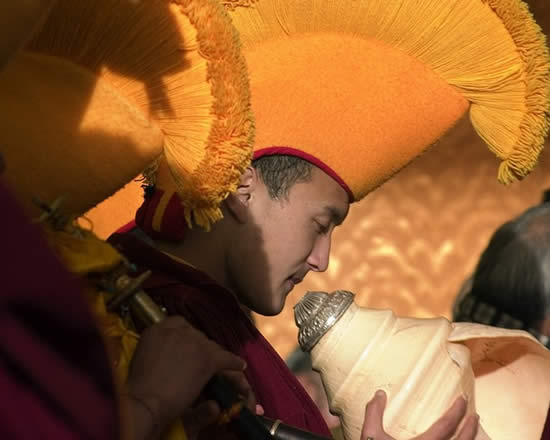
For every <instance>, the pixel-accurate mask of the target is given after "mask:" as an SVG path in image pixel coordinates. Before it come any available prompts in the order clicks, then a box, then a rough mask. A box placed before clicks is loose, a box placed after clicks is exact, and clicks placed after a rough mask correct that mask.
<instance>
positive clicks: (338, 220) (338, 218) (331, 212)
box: [323, 206, 346, 226]
mask: <svg viewBox="0 0 550 440" xmlns="http://www.w3.org/2000/svg"><path fill="white" fill-rule="evenodd" d="M323 210H324V211H325V214H327V215H328V216H329V217H330V221H331V222H332V223H334V225H336V226H340V225H341V224H342V223H343V221H344V219H345V218H346V215H345V214H342V213H341V212H340V211H339V210H338V209H336V208H334V207H333V206H325V207H324V208H323Z"/></svg>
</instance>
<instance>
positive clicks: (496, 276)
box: [455, 203, 550, 330]
mask: <svg viewBox="0 0 550 440" xmlns="http://www.w3.org/2000/svg"><path fill="white" fill-rule="evenodd" d="M472 300H474V301H472ZM478 301H480V302H481V303H482V307H485V306H483V304H486V305H488V307H487V310H491V307H493V308H494V309H495V310H496V311H498V313H500V314H503V313H504V314H506V315H508V316H510V317H512V318H514V319H515V320H517V321H518V322H520V323H521V327H522V328H524V329H526V330H530V329H535V330H538V329H537V328H536V327H537V326H538V325H539V324H540V322H541V321H543V320H545V319H546V318H548V317H549V316H550V203H544V204H541V205H538V206H535V207H533V208H530V209H528V210H527V211H525V212H524V213H523V214H521V215H520V216H519V217H517V218H515V219H514V220H512V221H509V222H507V223H505V224H503V225H502V226H500V227H499V228H498V229H497V230H496V231H495V232H494V233H493V236H492V237H491V240H490V241H489V244H488V246H487V248H486V249H485V250H484V251H483V254H482V255H481V258H480V260H479V262H478V264H477V267H476V270H475V272H474V275H473V279H472V287H471V290H470V292H469V293H468V294H467V295H466V296H465V297H464V298H463V300H462V301H461V305H459V312H458V315H459V316H455V320H459V321H474V322H480V321H479V320H478V319H475V317H474V316H473V314H474V313H475V311H474V310H473V309H472V307H471V306H468V307H465V305H468V304H470V305H472V304H474V307H477V308H478V309H479V304H478V303H476V302H478ZM478 313H479V310H478ZM494 315H495V314H494V313H492V316H493V317H492V318H491V319H493V321H492V322H483V323H484V324H491V325H496V326H502V327H505V325H499V323H498V322H496V321H494V319H496V318H495V316H494ZM506 327H507V326H506ZM518 327H519V326H518Z"/></svg>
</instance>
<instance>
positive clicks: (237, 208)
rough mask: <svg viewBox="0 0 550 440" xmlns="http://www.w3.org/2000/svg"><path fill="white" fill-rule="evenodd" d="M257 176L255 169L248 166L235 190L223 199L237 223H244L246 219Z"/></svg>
mask: <svg viewBox="0 0 550 440" xmlns="http://www.w3.org/2000/svg"><path fill="white" fill-rule="evenodd" d="M257 178H258V175H257V173H256V170H255V169H254V168H252V167H248V168H247V169H246V170H245V172H244V173H243V174H242V176H241V179H240V181H239V186H238V187H237V190H236V191H235V192H234V193H232V194H230V195H229V197H228V198H227V199H226V201H225V203H226V206H227V209H228V210H229V212H230V213H231V215H232V216H233V217H234V218H235V220H237V221H238V222H239V223H246V221H247V220H248V208H249V206H250V201H251V198H252V194H253V192H254V189H255V187H256V181H257Z"/></svg>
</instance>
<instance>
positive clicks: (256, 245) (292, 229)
mask: <svg viewBox="0 0 550 440" xmlns="http://www.w3.org/2000/svg"><path fill="white" fill-rule="evenodd" d="M247 197H248V198H247V199H246V204H247V210H248V215H247V219H246V221H245V222H244V224H243V225H242V227H241V228H239V229H238V230H237V231H236V233H235V237H234V240H233V246H231V247H230V251H229V252H230V254H229V255H230V257H229V258H228V259H227V277H228V279H229V280H230V284H231V285H232V289H233V290H234V291H235V293H236V294H237V296H238V297H239V299H240V301H241V302H242V303H243V304H245V305H246V306H248V307H249V308H251V309H252V310H254V311H255V312H257V313H260V314H263V315H276V314H278V313H280V312H281V310H282V308H283V306H284V304H285V300H286V297H287V295H288V294H289V293H290V291H291V290H292V289H293V288H294V286H296V285H297V284H298V283H300V282H301V281H302V280H303V279H304V277H305V276H306V275H307V274H308V272H309V271H314V272H323V271H325V270H326V269H327V267H328V263H329V253H330V245H331V236H332V232H333V230H334V228H335V227H336V226H337V225H339V224H340V223H342V221H343V220H344V219H345V217H346V215H347V213H348V209H349V198H348V195H347V193H346V192H345V191H344V189H342V187H341V186H340V185H339V184H338V183H337V182H336V181H335V180H333V179H332V178H331V177H329V176H328V175H327V174H325V173H324V172H323V171H321V170H320V169H318V168H315V167H314V169H313V171H312V175H311V179H310V180H308V181H306V182H298V183H296V184H294V185H293V186H292V187H291V189H290V191H289V194H288V196H287V197H284V198H281V199H278V200H277V199H272V198H271V197H270V196H269V193H268V191H267V188H266V187H265V185H264V184H263V182H262V181H261V179H259V177H258V178H257V180H256V182H255V183H254V184H253V188H252V191H251V192H250V194H248V195H247Z"/></svg>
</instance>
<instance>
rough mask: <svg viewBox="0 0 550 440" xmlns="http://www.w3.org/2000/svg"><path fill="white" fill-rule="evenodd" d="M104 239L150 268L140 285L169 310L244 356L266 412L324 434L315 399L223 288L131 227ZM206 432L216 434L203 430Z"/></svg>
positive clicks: (210, 437)
mask: <svg viewBox="0 0 550 440" xmlns="http://www.w3.org/2000/svg"><path fill="white" fill-rule="evenodd" d="M109 241H110V242H111V243H112V244H113V245H115V246H116V247H117V248H118V249H119V251H121V252H122V253H123V254H124V255H125V256H126V257H127V258H128V259H129V260H130V262H131V263H133V264H136V265H137V266H138V267H139V269H140V271H143V270H145V269H150V270H151V271H152V272H153V274H152V276H151V277H150V278H149V279H148V280H147V281H146V282H145V285H144V289H145V290H146V291H147V292H148V293H149V294H150V295H152V296H153V298H154V299H155V300H157V301H158V302H160V303H161V304H163V305H164V306H165V307H166V308H167V310H168V312H169V313H170V314H179V315H183V316H184V317H185V318H186V319H187V320H188V321H189V322H190V323H191V324H193V325H194V326H195V327H196V328H198V329H199V330H201V331H202V332H203V333H205V334H206V335H207V336H208V337H209V338H210V339H212V340H214V341H215V342H217V343H218V344H219V345H220V346H222V347H223V348H225V349H226V350H228V351H231V352H233V353H235V354H237V355H238V356H241V357H242V358H243V359H245V360H246V362H247V369H246V371H245V374H246V377H247V379H248V381H249V383H250V385H251V387H252V389H253V390H254V394H255V396H256V399H257V401H258V403H259V404H261V405H262V406H263V407H264V410H265V415H266V416H267V417H269V418H272V419H280V420H282V421H283V422H284V423H287V424H289V425H292V426H295V427H298V428H301V429H305V430H308V431H311V432H314V433H317V434H319V435H323V436H325V437H330V431H329V429H328V427H327V425H326V423H325V421H324V419H323V416H322V415H321V413H320V412H319V410H318V409H317V407H316V405H315V403H313V401H312V400H311V398H310V397H309V396H308V394H307V393H306V391H305V390H304V389H303V387H302V385H301V384H300V383H299V382H298V381H297V379H296V378H295V376H294V374H292V372H291V371H290V370H289V369H288V367H287V366H286V364H285V362H284V361H283V360H282V359H281V357H280V356H279V355H278V354H277V353H276V352H275V350H274V349H273V347H272V346H271V345H270V344H269V342H268V341H267V340H266V339H265V338H264V337H263V336H262V334H261V333H260V332H259V331H258V329H257V328H256V327H255V326H254V324H253V323H252V322H251V321H250V319H249V318H248V317H247V316H246V314H245V313H244V312H243V311H242V309H241V308H240V306H239V304H238V302H237V300H236V299H235V297H234V296H233V295H232V294H231V293H230V292H229V291H227V290H226V289H225V288H223V287H221V286H220V285H219V284H217V283H216V282H215V281H214V280H212V279H211V278H210V277H208V276H207V275H206V274H204V273H203V272H200V271H198V270H195V269H193V268H192V267H190V266H188V265H185V264H182V263H179V262H177V261H175V260H173V259H171V258H170V257H168V256H167V255H165V254H163V253H162V252H159V251H158V250H156V249H154V248H153V247H151V246H149V245H148V244H147V243H145V242H144V241H142V240H140V239H138V238H137V237H136V236H135V235H134V234H133V233H126V234H114V235H113V236H111V238H110V239H109ZM219 434H220V436H221V433H219ZM208 438H209V439H213V438H216V437H214V436H213V434H212V433H209V437H208Z"/></svg>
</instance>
